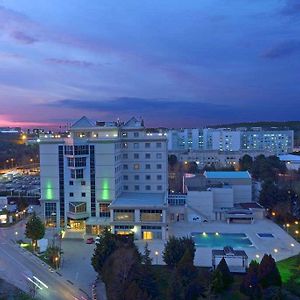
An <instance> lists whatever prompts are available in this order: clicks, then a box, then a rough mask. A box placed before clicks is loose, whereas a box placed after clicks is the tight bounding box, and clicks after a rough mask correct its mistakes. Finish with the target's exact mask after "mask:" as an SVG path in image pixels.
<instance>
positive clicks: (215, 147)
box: [168, 128, 294, 155]
mask: <svg viewBox="0 0 300 300" xmlns="http://www.w3.org/2000/svg"><path fill="white" fill-rule="evenodd" d="M293 146H294V132H293V131H292V130H267V131H265V130H263V129H262V128H251V129H249V130H247V129H246V128H237V129H236V130H231V129H226V128H219V129H211V128H205V129H199V128H193V129H171V130H169V132H168V150H169V151H187V150H189V151H220V152H237V151H247V152H251V151H260V152H261V153H266V154H269V155H279V154H285V153H289V152H292V151H293Z"/></svg>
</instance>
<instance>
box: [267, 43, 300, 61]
mask: <svg viewBox="0 0 300 300" xmlns="http://www.w3.org/2000/svg"><path fill="white" fill-rule="evenodd" d="M298 52H300V40H291V41H285V42H282V43H280V44H278V45H276V46H274V47H272V48H270V49H268V50H267V51H266V52H265V53H263V55H262V57H264V58H267V59H276V58H281V57H286V56H290V55H292V54H295V53H298Z"/></svg>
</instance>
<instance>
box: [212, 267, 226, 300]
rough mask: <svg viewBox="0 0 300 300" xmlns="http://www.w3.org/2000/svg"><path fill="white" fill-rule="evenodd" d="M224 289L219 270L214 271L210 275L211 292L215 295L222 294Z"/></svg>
mask: <svg viewBox="0 0 300 300" xmlns="http://www.w3.org/2000/svg"><path fill="white" fill-rule="evenodd" d="M224 289H225V284H224V278H223V275H222V273H221V271H220V270H218V269H216V270H215V271H214V272H213V274H212V280H211V291H212V292H213V293H215V294H219V293H221V292H223V291H224Z"/></svg>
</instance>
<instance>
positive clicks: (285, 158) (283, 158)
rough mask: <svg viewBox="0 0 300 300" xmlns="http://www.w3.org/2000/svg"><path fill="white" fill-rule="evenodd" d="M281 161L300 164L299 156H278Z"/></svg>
mask: <svg viewBox="0 0 300 300" xmlns="http://www.w3.org/2000/svg"><path fill="white" fill-rule="evenodd" d="M278 157H279V159H280V160H281V161H292V162H299V163H300V155H293V154H286V155H279V156H278Z"/></svg>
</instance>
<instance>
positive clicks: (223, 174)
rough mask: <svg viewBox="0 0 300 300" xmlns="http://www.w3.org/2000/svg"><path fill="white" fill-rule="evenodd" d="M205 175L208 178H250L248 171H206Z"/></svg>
mask: <svg viewBox="0 0 300 300" xmlns="http://www.w3.org/2000/svg"><path fill="white" fill-rule="evenodd" d="M204 176H205V177H206V178H207V179H222V178H225V179H250V178H251V175H250V174H249V172H248V171H216V172H214V171H205V172H204Z"/></svg>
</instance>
